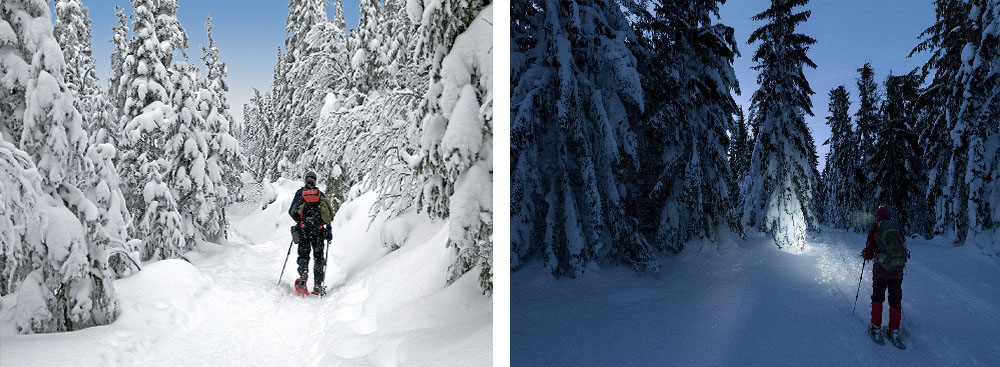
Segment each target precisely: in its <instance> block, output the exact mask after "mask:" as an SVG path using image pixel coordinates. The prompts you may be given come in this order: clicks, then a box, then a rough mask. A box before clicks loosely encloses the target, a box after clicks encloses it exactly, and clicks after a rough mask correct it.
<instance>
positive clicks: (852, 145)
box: [823, 85, 859, 229]
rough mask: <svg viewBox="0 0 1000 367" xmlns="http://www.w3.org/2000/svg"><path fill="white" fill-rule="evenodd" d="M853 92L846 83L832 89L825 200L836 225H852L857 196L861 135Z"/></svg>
mask: <svg viewBox="0 0 1000 367" xmlns="http://www.w3.org/2000/svg"><path fill="white" fill-rule="evenodd" d="M849 98H850V96H849V93H848V92H847V89H845V88H844V86H843V85H841V86H838V87H837V88H834V89H831V90H830V116H829V117H827V118H826V123H827V124H828V125H830V132H831V136H830V139H829V140H827V141H826V142H825V143H824V144H825V145H829V146H830V151H829V153H827V154H826V167H825V168H824V171H825V172H826V174H825V175H824V177H823V179H824V181H823V182H824V186H825V193H826V198H825V199H826V200H825V202H824V203H823V211H824V212H825V216H826V221H827V222H828V223H830V225H831V226H832V227H833V228H843V229H846V228H852V227H853V225H854V223H853V220H854V218H855V210H856V209H857V208H856V200H857V198H858V184H857V174H856V172H857V171H858V162H859V158H858V154H857V152H858V151H859V148H858V138H857V136H856V135H855V132H854V129H853V128H852V127H851V116H850V115H849V112H848V110H849V109H850V108H851V102H850V100H849Z"/></svg>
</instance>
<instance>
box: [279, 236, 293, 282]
mask: <svg viewBox="0 0 1000 367" xmlns="http://www.w3.org/2000/svg"><path fill="white" fill-rule="evenodd" d="M293 243H295V241H289V242H288V253H287V254H285V263H284V264H282V265H281V274H279V275H278V285H281V277H282V276H284V275H285V267H286V266H288V256H290V255H291V254H292V244H293Z"/></svg>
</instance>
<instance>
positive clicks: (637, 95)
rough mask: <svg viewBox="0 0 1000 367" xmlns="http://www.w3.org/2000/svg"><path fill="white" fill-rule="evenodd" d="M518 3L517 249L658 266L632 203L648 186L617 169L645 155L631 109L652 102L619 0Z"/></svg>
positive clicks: (557, 269) (514, 253)
mask: <svg viewBox="0 0 1000 367" xmlns="http://www.w3.org/2000/svg"><path fill="white" fill-rule="evenodd" d="M512 5H513V7H512V13H511V19H512V29H511V35H512V37H511V47H512V50H511V77H512V80H511V86H512V87H511V101H512V104H511V257H512V258H514V259H517V258H525V257H527V256H529V255H533V254H540V255H541V257H542V258H543V261H544V266H545V267H546V268H548V269H549V271H551V272H552V273H554V274H557V275H558V274H564V275H569V276H573V275H575V274H579V273H582V272H584V271H585V270H586V269H587V268H588V267H590V266H592V264H593V263H594V262H595V261H596V260H598V259H601V258H611V259H613V260H616V261H620V262H623V263H625V264H629V265H632V266H635V267H637V268H639V269H651V270H653V271H656V270H657V269H658V267H659V264H658V263H657V262H656V261H655V259H654V258H653V248H652V246H650V245H649V244H648V242H647V241H646V239H645V238H644V237H643V236H642V234H641V233H640V232H639V228H638V222H637V220H636V218H635V217H634V215H632V214H629V213H630V211H629V210H628V208H627V207H628V206H629V205H631V204H632V203H634V202H635V200H642V199H641V196H639V195H641V194H639V193H636V192H629V191H628V190H626V186H625V184H626V183H628V182H627V180H629V178H628V177H622V176H620V175H619V174H618V173H619V172H621V171H619V169H620V168H626V169H628V168H630V165H634V164H636V162H637V161H638V157H637V155H638V153H637V139H636V136H635V126H634V124H636V123H637V121H635V115H630V114H629V113H628V111H636V112H641V111H642V110H643V107H644V95H643V90H642V86H641V85H640V76H639V73H638V71H637V65H636V58H635V57H634V56H633V51H632V49H630V43H633V42H634V40H635V37H634V35H633V34H632V30H631V26H630V25H629V23H628V21H627V20H626V19H625V16H624V14H623V13H622V10H621V8H620V7H619V3H618V2H591V1H569V2H557V1H551V0H550V1H525V2H516V3H513V4H512ZM425 47H426V45H425ZM511 264H512V266H515V267H516V266H517V264H518V261H517V260H512V261H511Z"/></svg>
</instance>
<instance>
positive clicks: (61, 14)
mask: <svg viewBox="0 0 1000 367" xmlns="http://www.w3.org/2000/svg"><path fill="white" fill-rule="evenodd" d="M55 9H56V25H55V29H54V31H53V33H54V35H55V37H56V41H57V42H59V45H60V47H61V48H62V51H63V59H64V60H65V61H66V72H65V75H64V76H65V78H66V86H67V87H68V88H69V90H70V92H72V93H73V97H74V100H75V102H74V106H76V109H77V110H79V111H80V113H81V114H82V116H83V124H84V128H85V129H86V130H87V131H88V132H89V133H90V134H89V135H90V140H91V143H111V145H113V146H117V145H118V131H119V129H118V128H117V121H116V120H117V117H116V116H115V114H114V107H113V106H112V105H111V103H110V102H109V101H108V100H107V98H106V97H105V96H104V94H103V93H101V91H100V89H98V87H97V72H96V68H95V67H94V57H93V52H92V51H91V41H92V40H93V36H92V35H91V33H90V18H89V17H88V15H87V14H88V10H87V8H86V7H84V6H83V4H82V3H80V0H59V1H57V2H56V5H55Z"/></svg>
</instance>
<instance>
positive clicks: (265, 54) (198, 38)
mask: <svg viewBox="0 0 1000 367" xmlns="http://www.w3.org/2000/svg"><path fill="white" fill-rule="evenodd" d="M82 2H83V5H84V6H85V7H87V8H88V9H89V10H90V19H91V20H92V21H93V23H92V24H91V31H92V32H93V34H94V40H93V44H94V48H93V50H94V58H95V59H96V61H97V75H98V77H99V78H100V79H101V81H100V86H101V87H107V77H108V74H109V72H110V65H109V64H110V57H111V50H112V45H111V43H110V42H108V40H110V39H111V27H112V26H114V25H115V24H116V23H117V21H118V20H117V18H116V17H115V10H114V9H115V6H116V5H117V6H120V7H122V8H125V13H126V14H131V12H132V7H131V5H130V3H129V0H82ZM343 2H344V13H345V17H346V18H347V23H348V28H352V27H354V26H355V25H356V24H357V22H358V5H359V4H360V0H343ZM51 3H52V1H50V5H51ZM177 4H178V5H180V9H178V11H177V17H178V18H179V19H180V21H181V24H183V25H184V29H185V30H186V31H187V33H188V37H189V38H190V43H189V46H188V50H187V53H188V59H189V62H190V63H192V64H194V65H198V66H201V67H204V65H203V63H202V61H201V56H202V53H201V49H200V48H199V47H198V46H199V45H208V36H207V35H206V33H205V16H206V15H208V13H211V14H212V27H213V28H212V36H213V38H215V44H216V46H217V47H218V48H219V54H220V57H221V58H222V61H224V62H226V66H227V67H228V68H229V79H227V82H228V83H229V106H230V108H231V109H232V113H233V116H234V118H236V119H237V120H239V121H242V120H243V104H244V103H247V102H249V101H250V97H251V96H252V95H253V90H252V89H251V88H257V89H260V90H261V91H262V92H263V91H265V90H268V89H269V88H270V86H271V77H272V75H273V68H274V64H275V61H276V60H277V48H278V46H281V45H283V44H284V42H285V17H287V16H288V1H286V0H178V1H177ZM50 8H51V6H50ZM327 10H328V13H329V15H330V16H331V17H332V15H333V6H328V7H327ZM54 16H55V12H54V10H53V17H54ZM129 27H131V23H130V24H129ZM178 58H180V56H178Z"/></svg>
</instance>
